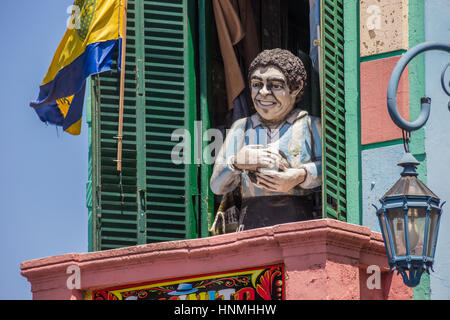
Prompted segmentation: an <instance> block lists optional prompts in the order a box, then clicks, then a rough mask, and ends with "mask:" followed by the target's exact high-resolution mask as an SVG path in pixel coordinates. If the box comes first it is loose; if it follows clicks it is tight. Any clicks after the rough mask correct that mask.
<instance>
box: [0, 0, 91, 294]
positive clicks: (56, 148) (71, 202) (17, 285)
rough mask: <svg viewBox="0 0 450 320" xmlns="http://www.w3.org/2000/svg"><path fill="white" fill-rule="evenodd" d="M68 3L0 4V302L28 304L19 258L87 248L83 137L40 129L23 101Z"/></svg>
mask: <svg viewBox="0 0 450 320" xmlns="http://www.w3.org/2000/svg"><path fill="white" fill-rule="evenodd" d="M72 3H73V0H40V1H30V0H20V1H2V8H1V10H0V33H1V34H0V36H1V39H2V43H1V45H0V70H1V73H0V94H1V95H0V96H1V97H2V100H1V102H0V112H1V116H0V148H1V150H0V155H1V156H0V200H1V201H0V219H1V220H0V255H1V263H0V299H31V286H30V284H29V283H28V281H27V280H26V279H25V278H24V277H22V276H21V275H20V263H21V262H22V261H25V260H30V259H36V258H42V257H48V256H54V255H59V254H64V253H69V252H86V251H87V250H88V249H87V248H88V242H87V235H88V228H87V222H88V220H87V208H86V200H85V199H86V181H87V172H88V135H87V125H86V123H85V112H84V114H83V127H82V133H81V135H80V136H71V135H69V134H67V133H64V132H62V130H61V129H58V132H57V130H56V128H55V127H54V126H47V125H45V124H44V123H42V122H41V121H40V120H39V118H38V117H37V115H36V114H35V112H34V110H32V109H31V108H30V107H29V102H30V101H31V100H34V99H36V98H37V95H38V92H39V85H40V83H41V82H42V80H43V78H44V76H45V73H46V72H47V69H48V67H49V65H50V62H51V59H52V57H53V54H54V52H55V50H56V48H57V46H58V44H59V42H60V41H61V39H62V37H63V35H64V32H65V30H66V21H67V19H68V17H69V14H68V13H67V12H66V11H67V8H68V6H70V5H71V4H72Z"/></svg>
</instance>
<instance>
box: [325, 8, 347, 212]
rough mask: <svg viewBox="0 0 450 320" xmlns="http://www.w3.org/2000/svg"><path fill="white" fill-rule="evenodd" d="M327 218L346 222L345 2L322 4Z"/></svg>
mask: <svg viewBox="0 0 450 320" xmlns="http://www.w3.org/2000/svg"><path fill="white" fill-rule="evenodd" d="M320 42H321V69H322V70H321V78H322V80H321V81H322V86H321V87H322V130H323V132H322V136H323V138H322V143H323V148H322V150H323V189H322V190H323V191H322V192H323V197H322V199H323V216H324V218H335V219H339V220H343V221H346V219H347V207H346V200H347V199H346V157H345V152H346V150H345V101H344V14H343V0H322V1H321V41H320Z"/></svg>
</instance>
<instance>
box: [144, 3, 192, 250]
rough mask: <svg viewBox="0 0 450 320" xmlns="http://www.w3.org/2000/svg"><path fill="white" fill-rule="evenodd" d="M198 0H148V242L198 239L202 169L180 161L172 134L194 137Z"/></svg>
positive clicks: (146, 114)
mask: <svg viewBox="0 0 450 320" xmlns="http://www.w3.org/2000/svg"><path fill="white" fill-rule="evenodd" d="M193 4H195V1H189V0H170V1H167V0H166V1H144V2H143V8H142V10H143V13H144V24H143V30H144V33H145V34H144V49H145V64H144V68H145V84H143V85H144V86H145V93H144V94H145V145H146V163H145V166H146V172H145V175H146V186H147V194H146V213H147V216H146V217H147V242H159V241H169V240H180V239H186V238H194V237H196V235H197V222H196V218H197V217H196V216H195V212H198V211H197V210H198V207H197V206H198V190H197V188H198V187H197V167H196V166H195V164H194V163H193V162H194V161H193V160H194V158H193V155H194V154H193V153H194V152H193V151H194V148H193V145H192V144H191V161H190V162H191V163H190V164H185V165H183V164H181V165H175V164H174V163H173V162H172V160H171V152H172V149H173V147H174V146H175V145H176V144H177V143H178V141H171V135H172V132H173V131H174V130H176V129H180V128H184V129H187V130H188V131H189V133H190V134H191V135H192V139H193V138H194V137H193V133H194V121H195V120H196V74H195V59H194V45H193V41H194V40H193V37H192V33H193V32H194V30H195V20H194V19H193V17H195V15H194V12H193V10H194V8H193V7H192V5H193Z"/></svg>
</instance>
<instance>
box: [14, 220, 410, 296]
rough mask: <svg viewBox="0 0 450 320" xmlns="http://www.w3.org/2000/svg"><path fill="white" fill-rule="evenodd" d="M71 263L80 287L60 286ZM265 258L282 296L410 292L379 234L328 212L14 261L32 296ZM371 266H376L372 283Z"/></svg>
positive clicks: (82, 291)
mask: <svg viewBox="0 0 450 320" xmlns="http://www.w3.org/2000/svg"><path fill="white" fill-rule="evenodd" d="M73 265H75V266H78V268H79V271H80V273H79V274H80V282H79V289H68V287H67V282H68V281H67V280H68V277H69V276H70V275H71V274H68V273H67V270H68V267H69V266H73ZM270 265H282V266H283V271H284V274H283V283H284V285H285V286H284V288H283V290H284V292H283V298H285V299H287V300H303V299H308V300H313V299H314V300H315V299H346V300H348V299H364V300H368V299H402V300H410V299H412V298H413V290H412V289H411V288H409V287H407V286H405V285H404V284H403V282H402V280H401V277H400V275H397V274H396V272H395V273H389V272H388V264H387V259H386V253H385V248H384V243H383V239H382V237H381V234H379V233H375V232H372V231H371V230H370V229H369V228H367V227H363V226H358V225H353V224H349V223H344V222H340V221H336V220H330V219H321V220H313V221H305V222H294V223H288V224H282V225H276V226H273V227H268V228H262V229H256V230H248V231H244V232H240V233H232V234H226V235H221V236H215V237H208V238H201V239H194V240H182V241H171V242H165V243H156V244H148V245H139V246H133V247H127V248H121V249H114V250H107V251H100V252H91V253H71V254H65V255H60V256H55V257H49V258H42V259H36V260H30V261H25V262H23V263H22V264H21V274H22V275H23V276H24V277H26V278H27V279H28V281H29V282H30V283H31V291H32V293H33V299H58V300H60V299H74V300H76V299H85V298H86V297H87V294H86V293H87V292H91V291H92V290H98V289H105V288H113V287H120V286H127V285H130V286H135V287H138V285H139V284H142V283H151V282H154V281H156V282H159V281H161V280H166V279H176V278H185V277H195V276H198V275H205V274H217V273H223V274H225V273H227V272H229V271H230V270H240V269H249V268H252V267H259V266H270ZM370 266H372V267H370ZM373 266H378V267H379V269H378V270H380V272H379V275H380V277H379V279H380V281H379V282H378V283H377V281H376V279H375V278H374V275H375V273H374V272H376V271H373V268H374V269H375V270H376V269H377V267H373ZM280 283H281V282H280ZM280 291H281V290H280Z"/></svg>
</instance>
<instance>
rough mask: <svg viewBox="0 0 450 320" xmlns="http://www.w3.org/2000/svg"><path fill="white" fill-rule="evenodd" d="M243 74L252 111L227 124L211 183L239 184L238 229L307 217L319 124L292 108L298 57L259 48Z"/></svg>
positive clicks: (226, 188) (299, 77)
mask: <svg viewBox="0 0 450 320" xmlns="http://www.w3.org/2000/svg"><path fill="white" fill-rule="evenodd" d="M248 78H249V82H250V83H249V84H250V89H251V98H252V102H253V105H254V107H255V109H256V111H257V113H255V114H253V115H252V116H251V117H248V118H244V119H240V120H238V121H236V122H235V123H234V124H233V126H232V127H231V129H230V131H229V133H228V135H227V137H226V140H225V142H224V144H223V145H222V148H221V150H220V152H219V154H218V156H217V158H216V162H215V165H214V171H213V175H212V177H211V189H212V191H213V192H214V193H215V194H218V195H224V194H226V193H228V192H231V191H233V190H234V189H236V188H237V187H238V186H239V187H240V192H241V195H242V205H241V217H240V226H239V229H240V230H248V229H254V228H260V227H266V226H271V225H275V224H280V223H287V222H294V221H302V220H309V219H313V218H314V217H313V213H312V211H313V207H312V201H311V197H310V195H311V193H312V189H314V188H316V187H318V186H320V184H321V171H322V170H321V153H322V150H321V127H320V119H319V118H317V117H312V116H309V115H308V113H307V112H306V111H304V110H301V109H295V108H294V105H295V103H296V102H298V101H299V100H300V98H301V97H302V94H303V91H304V88H305V85H306V80H307V79H306V70H305V68H304V66H303V63H302V62H301V60H300V59H299V58H298V57H296V56H295V55H293V54H292V53H291V52H289V51H287V50H282V49H272V50H265V51H263V52H261V53H260V54H259V55H258V56H257V57H256V58H255V60H254V61H253V62H252V64H251V66H250V68H249V77H248Z"/></svg>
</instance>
